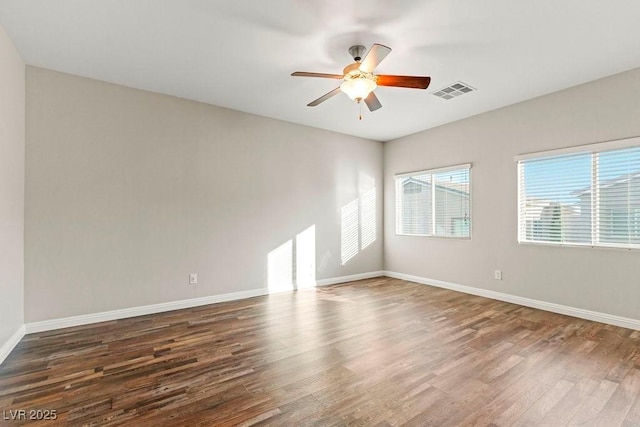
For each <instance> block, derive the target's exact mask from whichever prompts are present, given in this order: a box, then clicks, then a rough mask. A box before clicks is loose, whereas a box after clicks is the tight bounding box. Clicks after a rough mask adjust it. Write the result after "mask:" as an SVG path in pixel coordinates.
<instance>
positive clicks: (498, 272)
mask: <svg viewBox="0 0 640 427" xmlns="http://www.w3.org/2000/svg"><path fill="white" fill-rule="evenodd" d="M493 277H495V279H496V280H502V270H495V271H494V272H493Z"/></svg>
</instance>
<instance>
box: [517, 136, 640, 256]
mask: <svg viewBox="0 0 640 427" xmlns="http://www.w3.org/2000/svg"><path fill="white" fill-rule="evenodd" d="M518 223H519V224H518V228H519V229H518V241H519V242H523V243H537V242H539V243H548V244H560V245H562V244H567V245H584V246H606V247H620V248H640V138H634V139H632V140H622V141H613V142H610V143H601V144H593V145H590V146H584V147H576V148H572V149H567V150H558V151H557V152H549V153H546V154H545V153H541V154H536V155H526V156H521V158H520V159H518Z"/></svg>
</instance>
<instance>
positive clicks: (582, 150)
mask: <svg viewBox="0 0 640 427" xmlns="http://www.w3.org/2000/svg"><path fill="white" fill-rule="evenodd" d="M639 147H640V137H631V138H624V139H617V140H611V141H604V142H596V143H591V144H583V145H577V146H572V147H566V148H560V149H554V150H545V151H538V152H532V153H526V154H521V155H517V156H515V158H514V160H515V161H516V170H517V172H516V180H517V195H516V203H517V218H516V227H517V232H516V238H517V243H518V244H519V245H534V246H552V247H559V246H566V247H574V248H591V249H614V250H624V251H637V250H640V244H629V243H610V242H603V241H601V240H600V235H599V228H600V225H599V217H600V215H601V214H602V212H601V211H600V195H599V193H600V186H598V185H597V182H598V173H599V169H598V168H597V163H596V162H595V161H594V159H597V157H598V156H599V155H600V154H602V153H606V152H610V151H614V150H624V149H632V148H639ZM571 154H575V155H578V154H590V155H591V158H592V160H591V168H592V178H591V183H590V185H591V187H590V191H591V192H592V193H593V194H595V196H594V199H595V200H594V201H593V202H592V210H591V215H592V216H591V228H590V236H591V241H590V242H588V243H580V242H551V241H535V240H526V236H523V235H522V231H523V227H522V215H523V212H522V206H523V203H522V197H523V196H525V195H524V194H523V191H522V184H523V182H522V180H521V173H522V169H521V165H522V163H523V162H526V161H527V160H542V159H545V158H553V157H558V156H562V155H571ZM523 237H524V238H523Z"/></svg>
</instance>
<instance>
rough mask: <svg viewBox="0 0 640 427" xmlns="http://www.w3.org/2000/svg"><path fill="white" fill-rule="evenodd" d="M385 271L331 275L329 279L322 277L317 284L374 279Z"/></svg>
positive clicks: (327, 284)
mask: <svg viewBox="0 0 640 427" xmlns="http://www.w3.org/2000/svg"><path fill="white" fill-rule="evenodd" d="M384 275H385V272H384V271H370V272H368V273H360V274H351V275H349V276H340V277H331V278H329V279H321V280H317V281H316V286H317V287H321V286H329V285H337V284H339V283H347V282H353V281H354V280H363V279H372V278H374V277H382V276H384Z"/></svg>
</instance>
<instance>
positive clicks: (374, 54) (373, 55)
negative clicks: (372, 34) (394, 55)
mask: <svg viewBox="0 0 640 427" xmlns="http://www.w3.org/2000/svg"><path fill="white" fill-rule="evenodd" d="M389 52H391V48H390V47H387V46H384V45H381V44H378V43H375V44H374V45H373V46H371V49H369V52H367V54H366V56H365V57H364V59H363V60H362V62H361V63H360V71H364V72H366V73H372V72H373V70H374V69H375V68H376V67H377V66H378V64H379V63H381V62H382V60H383V59H384V58H386V57H387V55H389Z"/></svg>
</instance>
